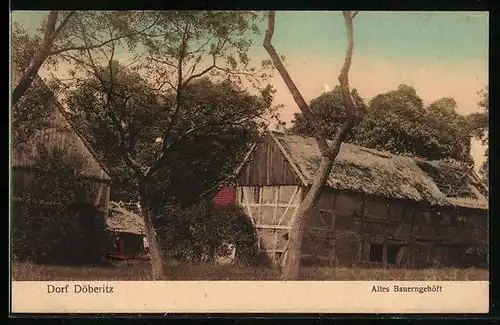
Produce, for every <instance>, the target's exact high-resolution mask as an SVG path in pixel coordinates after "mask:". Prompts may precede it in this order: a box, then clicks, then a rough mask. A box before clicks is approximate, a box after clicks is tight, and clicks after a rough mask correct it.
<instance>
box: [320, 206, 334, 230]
mask: <svg viewBox="0 0 500 325" xmlns="http://www.w3.org/2000/svg"><path fill="white" fill-rule="evenodd" d="M319 216H320V218H321V222H322V223H323V225H324V226H326V227H328V228H331V227H332V220H333V213H331V212H330V211H327V210H320V211H319Z"/></svg>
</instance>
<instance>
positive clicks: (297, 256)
mask: <svg viewBox="0 0 500 325" xmlns="http://www.w3.org/2000/svg"><path fill="white" fill-rule="evenodd" d="M343 15H344V20H345V25H346V31H347V41H348V44H347V51H346V55H345V60H344V65H343V66H342V70H341V72H340V75H339V77H338V80H339V82H340V87H341V92H342V100H343V102H344V105H345V107H346V116H347V120H346V121H345V122H344V123H343V124H342V125H341V127H340V128H339V129H338V130H337V132H336V133H335V136H334V138H333V141H332V143H331V144H330V145H329V144H328V142H327V137H326V134H327V132H326V130H324V128H323V127H321V123H320V121H318V120H317V116H316V114H314V112H313V111H312V110H311V109H310V107H309V105H308V104H307V103H306V101H305V100H304V98H303V97H302V94H301V93H300V91H299V90H298V88H297V86H296V85H295V83H294V82H293V80H292V77H291V76H290V74H289V73H288V71H287V70H286V68H285V66H284V65H283V62H282V61H281V58H280V57H279V55H278V53H277V52H276V50H275V49H274V47H273V45H272V43H271V42H272V38H273V35H274V24H275V12H274V11H270V12H269V14H268V28H267V30H266V35H265V38H264V44H263V45H264V48H265V49H266V51H267V53H268V54H269V56H270V57H271V60H272V62H273V64H274V66H275V67H276V69H277V70H278V72H279V74H280V75H281V78H282V79H283V81H284V82H285V84H286V86H287V88H288V89H289V91H290V93H291V94H292V96H293V98H294V100H295V103H296V104H297V106H298V107H299V109H300V111H301V112H302V114H303V115H304V117H305V118H306V120H307V123H309V125H311V126H312V127H313V128H314V130H315V137H316V142H317V144H318V147H319V150H320V153H321V161H320V164H319V168H318V170H317V172H316V174H315V176H314V180H313V182H312V184H311V188H310V190H309V191H308V193H307V195H306V197H305V198H304V200H303V201H302V203H301V204H300V206H299V208H298V210H297V213H296V216H295V220H294V223H293V224H292V230H291V231H290V242H289V245H288V248H287V252H286V254H285V260H284V261H283V268H282V279H283V280H298V279H299V275H300V260H301V251H302V239H303V236H304V228H305V225H306V223H307V216H308V212H309V210H310V209H311V207H313V206H314V204H315V203H316V201H317V200H318V198H319V197H320V195H321V193H322V189H323V186H325V184H326V182H327V180H328V176H329V175H330V172H331V170H332V167H333V162H334V161H335V158H336V157H337V155H338V153H339V151H340V146H341V145H342V142H343V141H344V139H345V137H346V135H347V133H348V132H349V130H350V129H351V128H352V127H353V126H355V125H356V123H357V122H358V121H359V117H358V114H357V107H356V103H355V102H354V100H353V98H352V96H351V92H350V89H349V78H348V74H349V69H350V67H351V61H352V53H353V48H354V37H353V24H352V21H353V19H354V17H355V16H356V15H357V12H348V11H345V12H343Z"/></svg>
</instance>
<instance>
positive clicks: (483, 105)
mask: <svg viewBox="0 0 500 325" xmlns="http://www.w3.org/2000/svg"><path fill="white" fill-rule="evenodd" d="M479 96H480V98H481V100H480V101H479V103H478V106H479V107H480V109H481V110H482V111H481V112H479V113H473V114H470V115H468V116H467V120H468V122H469V125H470V130H471V131H472V136H473V137H474V138H476V139H478V140H480V141H481V143H482V144H483V145H486V146H487V145H488V110H489V100H488V99H489V98H488V88H484V89H482V90H481V91H480V92H479ZM484 155H485V157H486V160H485V161H484V163H483V164H482V165H481V167H480V169H479V173H480V175H481V177H482V178H483V180H484V181H485V183H486V184H488V164H489V159H488V149H486V151H485V152H484Z"/></svg>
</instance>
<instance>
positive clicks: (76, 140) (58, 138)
mask: <svg viewBox="0 0 500 325" xmlns="http://www.w3.org/2000/svg"><path fill="white" fill-rule="evenodd" d="M17 82H18V75H16V73H15V71H13V81H12V83H13V87H14V86H15V85H16V84H17ZM33 83H34V84H36V85H38V86H41V87H46V88H47V86H46V85H45V83H44V82H43V80H42V79H41V78H40V77H36V78H35V80H34V81H33ZM47 89H48V88H47ZM49 91H50V90H49ZM51 104H52V105H54V108H55V109H54V113H53V118H52V120H51V126H50V127H49V128H45V129H43V130H38V131H37V132H36V133H35V135H34V139H32V142H31V144H30V146H29V147H28V148H18V149H16V148H13V150H12V166H13V167H32V166H33V165H34V164H35V162H36V159H37V146H38V144H44V145H46V146H47V145H48V147H49V148H53V149H55V148H58V149H63V150H67V151H68V152H73V153H77V154H79V155H81V156H82V157H83V158H84V159H85V161H86V166H85V167H86V168H85V170H84V171H83V173H82V174H83V175H84V176H88V177H92V178H97V179H100V180H105V181H109V180H110V179H111V178H110V176H109V175H110V173H109V170H108V168H107V167H106V166H105V165H104V164H103V163H102V161H101V160H100V159H99V158H98V157H97V155H96V153H95V152H94V150H93V148H92V146H91V144H90V141H89V140H88V139H87V137H86V136H85V135H84V134H82V133H81V132H79V131H78V129H77V128H76V127H75V126H74V125H73V123H72V121H71V119H70V117H69V114H68V113H67V112H66V111H65V110H64V108H63V107H62V106H61V104H60V103H59V102H58V101H57V99H56V98H52V100H51Z"/></svg>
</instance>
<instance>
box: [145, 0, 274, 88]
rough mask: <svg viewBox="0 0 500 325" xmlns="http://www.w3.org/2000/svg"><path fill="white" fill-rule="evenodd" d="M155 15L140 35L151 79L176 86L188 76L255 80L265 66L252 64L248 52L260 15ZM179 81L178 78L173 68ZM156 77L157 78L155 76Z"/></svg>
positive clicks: (181, 13)
mask: <svg viewBox="0 0 500 325" xmlns="http://www.w3.org/2000/svg"><path fill="white" fill-rule="evenodd" d="M155 14H158V15H159V20H158V22H157V23H156V24H155V26H154V28H153V29H152V31H151V32H150V33H147V34H146V35H144V37H142V42H143V44H144V46H145V48H146V49H147V53H148V59H149V62H148V64H147V65H146V66H145V69H144V70H145V71H147V74H148V76H150V77H151V80H157V81H158V85H165V84H168V85H169V86H170V87H171V88H173V89H175V90H176V91H177V90H179V89H180V87H182V86H183V84H184V83H185V82H188V80H189V79H190V78H191V77H193V78H196V77H201V76H206V77H210V78H220V79H226V78H230V79H231V80H232V81H233V82H241V81H242V79H246V80H249V81H250V82H252V83H254V84H258V83H259V80H260V79H262V78H266V72H265V71H266V70H267V67H264V66H263V67H262V69H257V67H256V66H255V65H254V64H252V62H251V60H250V58H249V56H248V51H249V49H250V46H251V45H252V35H253V34H259V33H260V31H259V29H258V27H257V25H256V22H257V21H258V20H259V19H260V18H262V14H260V13H258V12H252V11H189V10H186V11H159V12H157V13H155ZM179 71H180V72H181V73H182V75H183V78H182V79H183V80H178V72H179ZM157 76H161V78H157Z"/></svg>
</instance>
